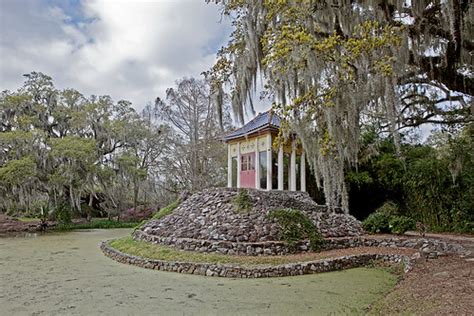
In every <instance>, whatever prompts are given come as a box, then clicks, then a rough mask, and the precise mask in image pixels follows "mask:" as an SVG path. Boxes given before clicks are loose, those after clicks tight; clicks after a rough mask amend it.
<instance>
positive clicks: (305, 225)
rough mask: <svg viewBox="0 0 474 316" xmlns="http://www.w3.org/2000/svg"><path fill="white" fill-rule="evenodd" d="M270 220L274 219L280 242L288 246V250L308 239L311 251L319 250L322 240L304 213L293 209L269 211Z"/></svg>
mask: <svg viewBox="0 0 474 316" xmlns="http://www.w3.org/2000/svg"><path fill="white" fill-rule="evenodd" d="M269 217H270V218H271V219H276V220H277V222H278V224H279V225H280V240H281V241H284V242H286V243H287V244H288V246H289V247H290V249H293V250H294V249H295V246H296V244H297V243H298V242H299V241H302V240H305V239H309V243H310V248H311V250H313V251H318V250H320V249H321V247H322V245H323V243H324V239H323V237H322V236H321V234H320V233H319V232H318V230H317V229H316V227H315V226H314V224H313V222H312V221H311V219H310V218H309V217H308V215H306V214H305V213H303V212H301V211H299V210H293V209H280V210H274V211H271V212H270V214H269Z"/></svg>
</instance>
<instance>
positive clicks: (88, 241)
mask: <svg viewBox="0 0 474 316" xmlns="http://www.w3.org/2000/svg"><path fill="white" fill-rule="evenodd" d="M129 232H130V230H128V229H113V230H90V231H74V232H69V233H61V234H48V235H43V236H37V237H32V236H29V237H24V236H23V237H17V238H12V237H7V238H0V306H1V308H0V315H32V314H34V315H64V314H67V315H97V314H101V315H115V316H117V315H152V314H153V315H227V314H229V315H256V314H257V315H259V314H267V315H305V314H306V315H327V314H330V313H332V314H363V313H364V311H365V308H366V307H367V306H368V305H369V304H371V303H372V302H374V301H376V300H377V299H378V298H380V297H381V296H383V295H384V294H385V293H386V292H387V291H389V290H390V289H391V288H392V287H393V285H394V284H395V282H396V277H395V276H394V275H391V274H390V273H388V272H387V271H384V270H381V269H369V268H357V269H351V270H346V271H340V272H331V273H323V274H317V275H304V276H297V277H284V278H270V279H248V280H245V279H226V278H209V277H201V276H194V275H185V274H178V273H170V272H161V271H153V270H147V269H142V268H138V267H133V266H128V265H124V264H120V263H117V262H115V261H113V260H111V259H109V258H107V257H105V256H104V255H103V254H102V252H101V251H100V249H99V247H98V245H99V242H100V241H102V240H106V239H111V238H117V237H120V236H125V235H127V234H128V233H129Z"/></svg>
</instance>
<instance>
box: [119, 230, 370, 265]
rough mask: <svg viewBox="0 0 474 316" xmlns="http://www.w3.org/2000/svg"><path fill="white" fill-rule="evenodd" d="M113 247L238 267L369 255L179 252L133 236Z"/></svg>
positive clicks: (161, 257)
mask: <svg viewBox="0 0 474 316" xmlns="http://www.w3.org/2000/svg"><path fill="white" fill-rule="evenodd" d="M110 246H111V247H113V248H115V249H117V250H119V251H121V252H123V253H126V254H129V255H133V256H138V257H143V258H148V259H155V260H163V261H183V262H201V263H203V262H206V263H214V264H235V265H240V266H255V265H280V264H286V263H295V262H307V261H315V260H320V259H325V258H331V257H339V256H342V255H347V254H362V253H367V250H365V249H363V248H353V249H342V250H341V249H339V250H330V251H324V252H308V253H300V254H290V255H284V256H236V255H223V254H218V253H202V252H196V251H184V250H178V249H174V248H171V247H168V246H165V245H159V244H154V243H149V242H144V241H136V240H134V239H133V238H132V237H131V236H127V237H123V238H120V239H115V240H112V241H111V242H110Z"/></svg>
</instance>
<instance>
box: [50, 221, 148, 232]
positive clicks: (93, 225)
mask: <svg viewBox="0 0 474 316" xmlns="http://www.w3.org/2000/svg"><path fill="white" fill-rule="evenodd" d="M138 224H139V223H135V222H117V221H114V220H109V219H93V220H92V221H91V222H90V223H80V224H72V223H71V224H59V225H58V226H56V227H55V228H54V230H57V231H68V230H73V229H111V228H134V227H136V226H137V225H138Z"/></svg>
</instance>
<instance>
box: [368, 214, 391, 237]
mask: <svg viewBox="0 0 474 316" xmlns="http://www.w3.org/2000/svg"><path fill="white" fill-rule="evenodd" d="M389 222H390V215H387V214H385V213H379V212H375V213H372V214H370V215H369V216H368V217H367V218H366V219H365V220H364V221H363V222H362V227H364V229H365V230H366V231H367V232H369V233H389V232H390V226H389V224H390V223H389Z"/></svg>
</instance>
